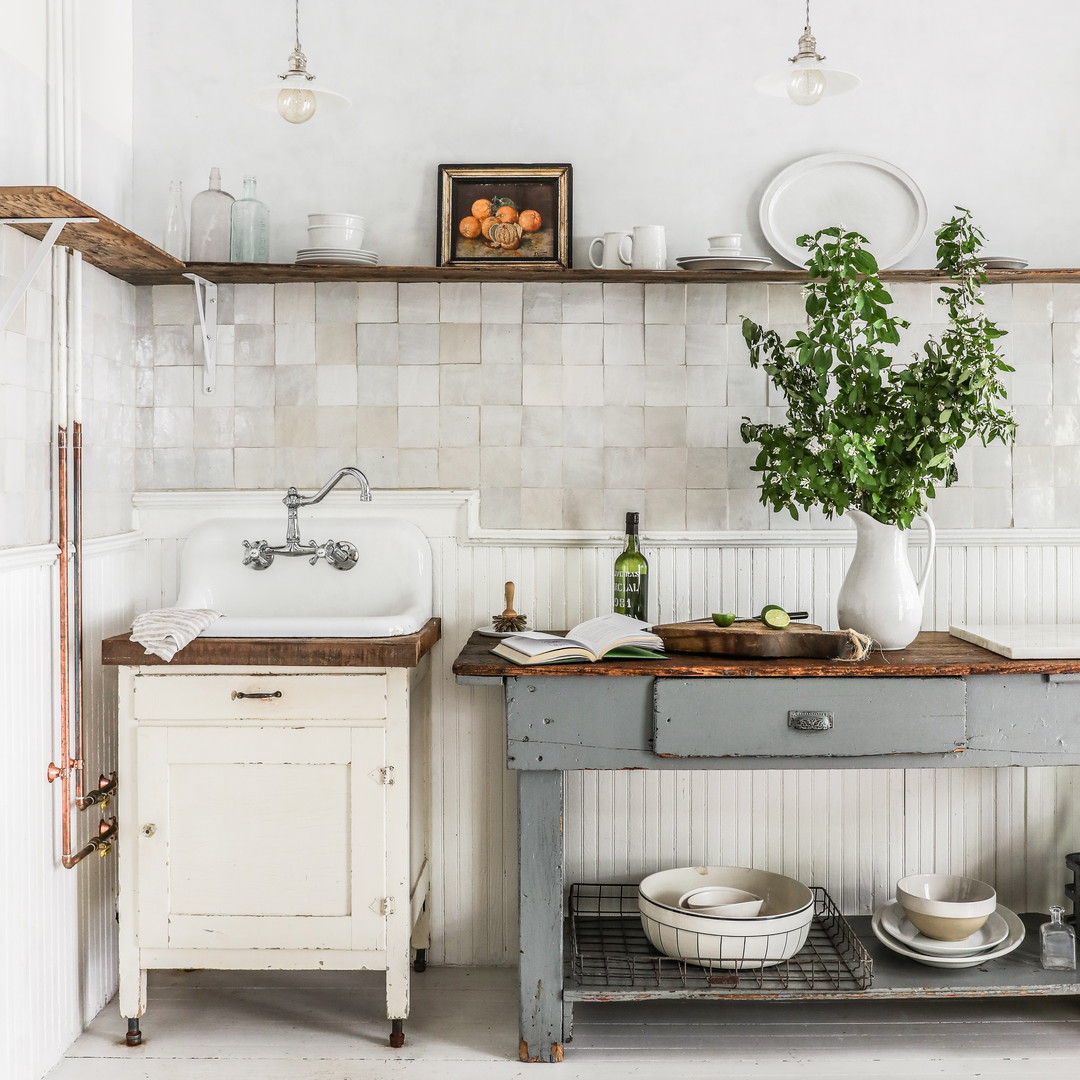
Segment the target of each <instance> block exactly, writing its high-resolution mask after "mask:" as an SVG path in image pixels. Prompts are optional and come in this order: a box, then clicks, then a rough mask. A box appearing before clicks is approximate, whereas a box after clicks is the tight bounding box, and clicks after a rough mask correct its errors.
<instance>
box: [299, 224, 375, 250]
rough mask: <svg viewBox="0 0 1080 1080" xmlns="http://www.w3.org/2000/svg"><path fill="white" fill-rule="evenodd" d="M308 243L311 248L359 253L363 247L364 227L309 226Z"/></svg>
mask: <svg viewBox="0 0 1080 1080" xmlns="http://www.w3.org/2000/svg"><path fill="white" fill-rule="evenodd" d="M308 242H309V243H310V245H311V247H313V248H338V249H344V250H346V251H359V250H360V249H361V248H362V247H363V246H364V226H363V225H359V226H353V225H309V226H308Z"/></svg>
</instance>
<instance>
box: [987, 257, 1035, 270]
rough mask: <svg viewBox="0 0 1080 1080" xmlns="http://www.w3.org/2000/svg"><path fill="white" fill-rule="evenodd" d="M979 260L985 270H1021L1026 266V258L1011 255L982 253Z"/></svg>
mask: <svg viewBox="0 0 1080 1080" xmlns="http://www.w3.org/2000/svg"><path fill="white" fill-rule="evenodd" d="M979 261H980V262H981V263H982V264H983V266H985V267H986V269H987V270H1023V269H1024V267H1025V266H1027V259H1017V258H1015V257H1013V256H1012V255H984V256H983V257H982V259H980V260H979Z"/></svg>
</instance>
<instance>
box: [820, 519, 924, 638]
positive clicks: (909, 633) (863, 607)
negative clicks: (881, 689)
mask: <svg viewBox="0 0 1080 1080" xmlns="http://www.w3.org/2000/svg"><path fill="white" fill-rule="evenodd" d="M846 516H847V517H849V518H851V520H852V521H854V522H855V530H856V538H855V557H854V558H853V559H852V560H851V565H850V566H849V567H848V571H847V574H846V576H845V577H844V584H843V585H842V586H841V587H840V595H839V596H838V597H837V598H836V617H837V622H838V623H839V625H840V629H841V630H848V629H851V630H857V631H858V632H859V633H860V634H868V635H869V636H870V637H872V638H873V639H874V643H875V644H876V645H877V646H879V647H880V648H882V649H886V650H887V649H903V648H905V647H906V646H908V645H910V644H911V643H912V641H914V640H915V636H916V634H918V632H919V629H920V627H921V626H922V616H923V595H924V593H925V592H926V582H927V580H928V579H929V577H930V569H931V567H932V566H933V565H934V548H935V546H936V543H937V534H936V531H935V529H934V523H933V522H932V521H931V520H930V518H929V517H928V516H927V515H926V514H919V516H918V519H917V520H920V521H922V522H923V524H924V525H925V526H926V530H927V532H928V533H929V534H930V547H929V550H928V551H927V553H926V565H925V566H924V567H923V573H922V577H921V578H920V579H919V580H918V581H916V580H915V574H914V573H913V572H912V569H911V563H910V562H909V561H908V533H909V530H908V529H901V528H898V527H897V526H896V525H883V524H882V523H881V522H880V521H875V520H874V518H872V517H870V515H869V514H864V513H863V512H862V511H861V510H849V511H848V512H847V514H846Z"/></svg>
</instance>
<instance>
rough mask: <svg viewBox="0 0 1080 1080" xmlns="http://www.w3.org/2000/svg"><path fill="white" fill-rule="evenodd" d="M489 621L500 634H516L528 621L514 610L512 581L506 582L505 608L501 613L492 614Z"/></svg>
mask: <svg viewBox="0 0 1080 1080" xmlns="http://www.w3.org/2000/svg"><path fill="white" fill-rule="evenodd" d="M491 621H492V623H493V625H494V627H495V629H496V630H498V631H499V633H500V634H518V633H520V632H521V631H522V630H524V629H525V623H526V622H528V620H527V619H526V617H525V616H524V615H519V614H518V613H517V612H516V611H515V610H514V583H513V582H512V581H508V582H507V583H506V610H505V611H504V612H503V613H502V614H501V615H492V616H491Z"/></svg>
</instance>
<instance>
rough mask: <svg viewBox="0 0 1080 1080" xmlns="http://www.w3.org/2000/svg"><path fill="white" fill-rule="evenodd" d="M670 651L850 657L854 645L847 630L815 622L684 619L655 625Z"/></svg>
mask: <svg viewBox="0 0 1080 1080" xmlns="http://www.w3.org/2000/svg"><path fill="white" fill-rule="evenodd" d="M653 633H655V634H658V635H659V636H660V637H662V638H663V639H664V648H665V649H666V650H667V651H668V652H685V653H704V654H706V655H708V656H757V657H776V656H805V657H815V658H817V659H823V660H827V659H837V658H838V659H847V658H848V657H850V656H852V655H853V653H854V649H853V646H852V641H851V636H850V635H849V634H848V633H847V631H845V630H822V629H821V627H820V626H814V625H813V624H812V623H791V624H790V625H789V626H788V627H787V628H786V629H784V630H773V629H771V628H770V627H768V626H765V625H764V624H763V623H758V622H745V623H735V624H734V625H732V626H717V625H716V624H715V623H713V622H682V623H668V624H666V625H664V626H654V627H653Z"/></svg>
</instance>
